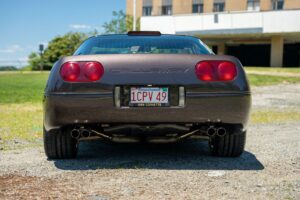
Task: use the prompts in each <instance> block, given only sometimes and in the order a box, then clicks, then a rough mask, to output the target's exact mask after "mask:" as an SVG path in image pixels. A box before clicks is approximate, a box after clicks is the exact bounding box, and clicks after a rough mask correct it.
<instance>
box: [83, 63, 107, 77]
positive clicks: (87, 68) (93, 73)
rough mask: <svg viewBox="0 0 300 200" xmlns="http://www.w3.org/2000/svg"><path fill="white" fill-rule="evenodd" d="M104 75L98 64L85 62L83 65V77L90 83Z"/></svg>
mask: <svg viewBox="0 0 300 200" xmlns="http://www.w3.org/2000/svg"><path fill="white" fill-rule="evenodd" d="M103 74H104V70H103V67H102V65H101V64H100V63H98V62H87V63H85V65H84V75H85V77H87V78H88V79H89V80H91V81H97V80H99V79H100V78H101V77H102V76H103Z"/></svg>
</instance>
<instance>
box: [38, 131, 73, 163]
mask: <svg viewBox="0 0 300 200" xmlns="http://www.w3.org/2000/svg"><path fill="white" fill-rule="evenodd" d="M77 146H78V142H77V140H76V139H74V138H72V137H71V134H70V130H69V129H59V130H51V131H46V130H45V128H44V149H45V153H46V156H47V157H48V158H49V159H66V158H75V157H76V155H77V149H78V147H77Z"/></svg>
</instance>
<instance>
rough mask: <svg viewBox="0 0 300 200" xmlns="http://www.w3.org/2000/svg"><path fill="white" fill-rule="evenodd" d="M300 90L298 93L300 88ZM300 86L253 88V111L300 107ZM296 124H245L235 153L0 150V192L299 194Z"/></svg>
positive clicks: (98, 144)
mask: <svg viewBox="0 0 300 200" xmlns="http://www.w3.org/2000/svg"><path fill="white" fill-rule="evenodd" d="M297 92H298V93H297ZM299 92H300V85H280V86H270V87H260V88H253V93H254V97H253V110H258V109H272V110H284V109H292V110H294V111H299V112H300V94H299ZM299 133H300V123H299V122H282V123H269V124H250V126H249V130H248V138H247V145H246V151H245V152H244V153H243V155H242V156H241V157H239V158H217V157H211V156H210V154H209V151H208V145H207V143H206V142H202V141H189V140H186V141H182V142H180V143H176V144H167V145H166V144H164V145H153V144H152V145H150V144H110V143H104V142H102V141H86V142H83V143H81V145H80V152H79V158H78V159H76V160H55V161H53V160H51V161H48V160H46V157H45V155H44V152H43V149H42V148H28V149H22V150H13V151H0V199H30V198H37V199H47V198H49V199H56V198H57V199H91V200H104V199H300V150H299V149H300V134H299Z"/></svg>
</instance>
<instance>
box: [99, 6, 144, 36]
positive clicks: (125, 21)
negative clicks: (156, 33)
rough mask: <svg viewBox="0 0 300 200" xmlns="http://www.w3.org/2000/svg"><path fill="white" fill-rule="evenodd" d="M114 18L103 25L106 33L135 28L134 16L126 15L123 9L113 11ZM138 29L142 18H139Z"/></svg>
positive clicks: (122, 31) (124, 31)
mask: <svg viewBox="0 0 300 200" xmlns="http://www.w3.org/2000/svg"><path fill="white" fill-rule="evenodd" d="M112 15H113V19H112V20H111V21H110V22H105V23H104V25H103V28H104V33H106V34H112V33H117V34H118V33H119V34H120V33H127V32H128V31H131V30H133V17H132V16H130V15H126V14H125V13H124V12H123V11H122V10H120V11H118V12H117V11H113V13H112ZM137 30H140V19H138V20H137Z"/></svg>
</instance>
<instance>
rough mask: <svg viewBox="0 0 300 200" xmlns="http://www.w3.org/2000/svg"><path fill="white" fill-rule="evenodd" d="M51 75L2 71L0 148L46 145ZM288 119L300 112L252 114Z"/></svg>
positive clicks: (265, 80)
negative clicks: (46, 105) (45, 113)
mask: <svg viewBox="0 0 300 200" xmlns="http://www.w3.org/2000/svg"><path fill="white" fill-rule="evenodd" d="M47 77H48V73H47V72H44V73H40V72H36V73H19V72H14V73H3V72H1V73H0V150H1V149H12V148H17V147H26V146H34V145H42V142H41V141H42V117H43V113H42V99H43V90H44V87H45V84H46V80H47ZM248 77H249V81H250V84H251V86H263V85H273V84H279V83H300V78H294V77H293V78H291V77H284V76H282V77H281V76H268V75H253V74H251V75H249V76H248ZM290 116H293V117H292V118H291V117H290ZM285 120H300V114H299V113H293V112H292V111H291V112H286V113H280V112H275V111H258V112H255V113H253V114H252V117H251V123H268V122H271V121H274V122H278V121H285Z"/></svg>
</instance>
